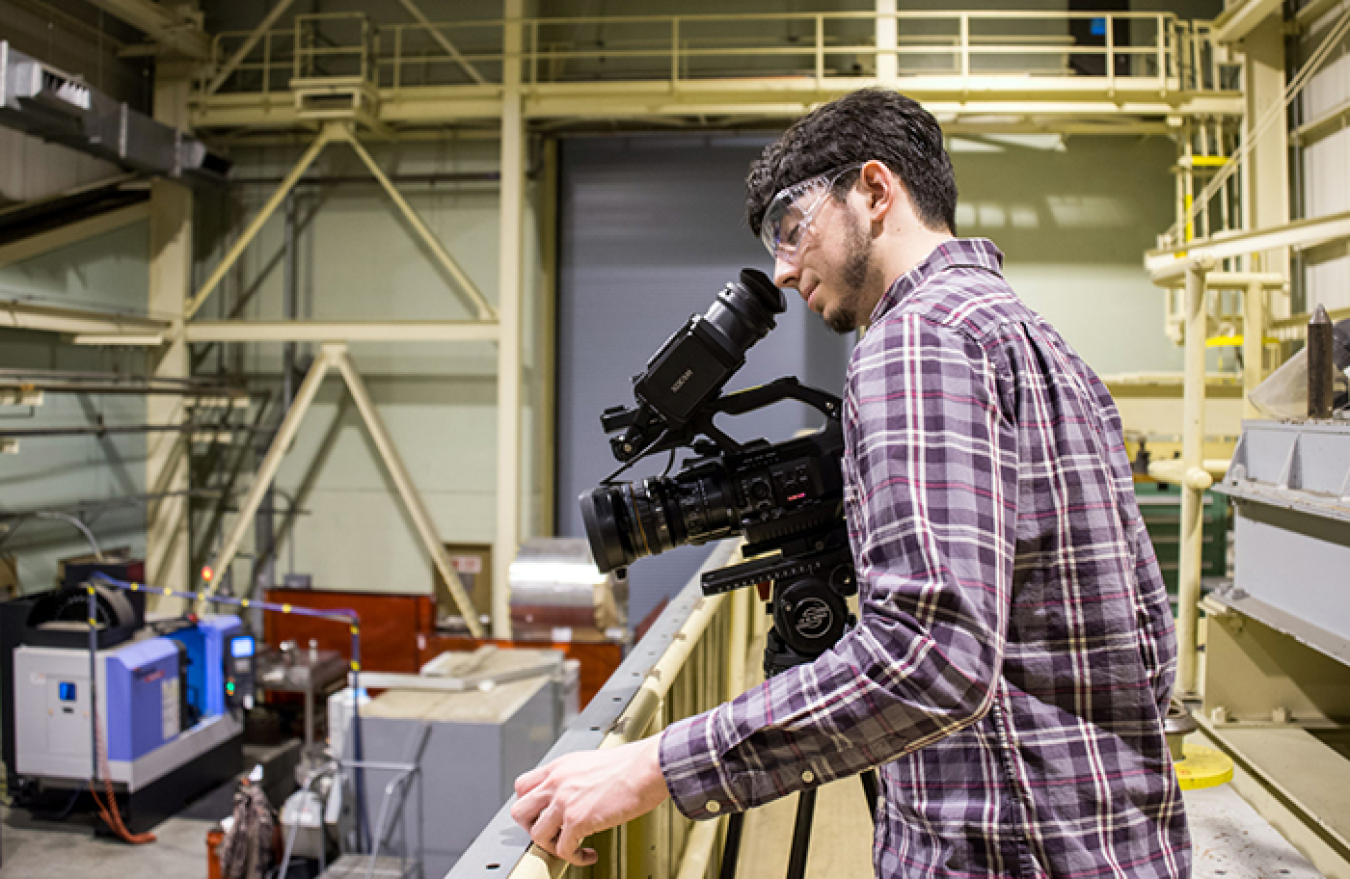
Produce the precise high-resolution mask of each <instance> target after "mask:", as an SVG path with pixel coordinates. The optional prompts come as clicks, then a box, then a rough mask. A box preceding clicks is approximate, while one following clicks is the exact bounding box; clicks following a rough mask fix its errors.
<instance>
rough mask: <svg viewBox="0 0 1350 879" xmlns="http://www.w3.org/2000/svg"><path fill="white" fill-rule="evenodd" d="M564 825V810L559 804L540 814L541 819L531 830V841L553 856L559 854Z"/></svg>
mask: <svg viewBox="0 0 1350 879" xmlns="http://www.w3.org/2000/svg"><path fill="white" fill-rule="evenodd" d="M562 825H563V810H562V807H561V806H559V805H558V804H557V803H554V804H552V805H550V806H549V807H548V808H547V809H545V810H544V811H543V812H541V813H539V819H538V820H537V821H535V822H534V826H533V827H531V828H530V839H533V840H534V844H535V845H537V846H539V847H540V848H541V849H543V850H544V851H546V852H548V853H549V854H551V855H556V854H558V832H559V831H560V830H561V829H562Z"/></svg>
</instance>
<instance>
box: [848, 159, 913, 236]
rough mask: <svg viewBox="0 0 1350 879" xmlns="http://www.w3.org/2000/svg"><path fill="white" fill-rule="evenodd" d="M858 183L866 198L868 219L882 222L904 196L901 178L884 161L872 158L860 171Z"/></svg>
mask: <svg viewBox="0 0 1350 879" xmlns="http://www.w3.org/2000/svg"><path fill="white" fill-rule="evenodd" d="M858 185H859V187H860V188H861V189H862V192H863V197H864V199H865V200H866V201H865V206H866V209H867V216H868V219H869V220H871V221H872V222H874V223H880V222H881V221H882V220H884V219H885V218H886V215H887V214H889V213H890V212H891V211H892V210H893V209H894V208H895V206H896V203H897V201H899V200H901V199H903V198H904V193H903V192H901V191H900V190H901V185H900V178H899V177H897V176H896V175H895V173H894V172H893V171H891V169H890V168H888V167H886V165H885V164H883V163H882V162H879V161H877V160H876V159H872V160H871V161H869V162H867V163H866V164H865V165H863V166H862V168H861V169H860V170H859V171H858Z"/></svg>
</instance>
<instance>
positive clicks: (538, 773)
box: [511, 735, 670, 867]
mask: <svg viewBox="0 0 1350 879" xmlns="http://www.w3.org/2000/svg"><path fill="white" fill-rule="evenodd" d="M516 796H517V797H519V799H518V800H517V801H516V804H515V805H514V806H512V807H511V817H512V818H514V819H516V823H517V824H519V825H520V826H521V827H524V828H525V829H526V830H528V831H529V833H530V838H531V839H533V840H534V841H535V843H536V844H537V845H538V846H539V847H540V848H542V849H543V850H544V851H546V852H548V853H549V854H551V855H557V856H558V857H560V858H562V859H563V860H565V861H567V862H568V863H569V864H573V865H574V866H578V867H588V866H590V865H591V864H594V863H595V860H596V854H595V850H594V849H589V848H587V849H583V848H580V846H581V841H582V840H583V839H585V838H586V837H588V836H590V835H591V834H592V833H598V832H599V831H601V830H608V829H609V828H611V827H616V826H618V825H620V824H623V823H624V822H626V821H631V820H633V819H634V818H637V817H638V816H640V815H645V814H647V813H648V812H650V811H651V810H652V809H655V808H656V807H657V806H659V805H661V804H662V803H664V802H665V801H666V798H667V797H669V796H670V792H669V791H667V790H666V780H665V778H664V777H663V776H662V775H661V737H660V736H659V735H656V736H652V737H651V738H648V739H643V740H642V741H640V742H634V743H632V744H631V745H623V746H622V747H618V748H611V749H607V750H604V751H582V752H579V753H576V754H568V755H566V756H565V757H560V758H559V759H557V760H555V761H553V762H552V763H550V764H548V765H547V766H541V767H540V768H538V769H535V770H533V771H531V772H527V773H525V774H524V775H522V776H521V777H520V778H517V779H516Z"/></svg>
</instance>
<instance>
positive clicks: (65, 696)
mask: <svg viewBox="0 0 1350 879" xmlns="http://www.w3.org/2000/svg"><path fill="white" fill-rule="evenodd" d="M47 692H49V693H50V692H51V691H50V690H48V691H47ZM57 693H58V695H60V697H61V701H62V702H74V701H75V685H74V684H72V683H70V682H69V681H62V682H61V683H59V684H57Z"/></svg>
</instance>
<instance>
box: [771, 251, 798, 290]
mask: <svg viewBox="0 0 1350 879" xmlns="http://www.w3.org/2000/svg"><path fill="white" fill-rule="evenodd" d="M797 280H798V278H797V267H796V266H795V265H793V264H792V262H791V261H790V260H786V259H784V258H783V257H781V256H775V257H774V259H773V282H774V284H775V285H776V286H779V287H794V288H795V287H796V286H797Z"/></svg>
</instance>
